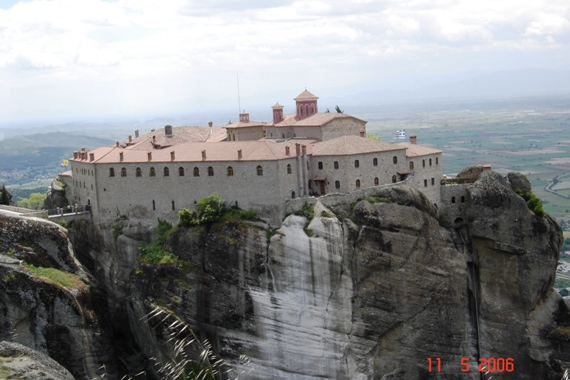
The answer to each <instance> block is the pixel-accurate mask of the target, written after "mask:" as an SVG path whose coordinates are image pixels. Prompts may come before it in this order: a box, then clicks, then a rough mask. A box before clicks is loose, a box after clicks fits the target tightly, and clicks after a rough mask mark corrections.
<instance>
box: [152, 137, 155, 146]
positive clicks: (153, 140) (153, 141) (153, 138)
mask: <svg viewBox="0 0 570 380" xmlns="http://www.w3.org/2000/svg"><path fill="white" fill-rule="evenodd" d="M152 143H153V144H156V136H152Z"/></svg>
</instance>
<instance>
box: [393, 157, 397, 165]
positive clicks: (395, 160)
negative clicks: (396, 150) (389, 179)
mask: <svg viewBox="0 0 570 380" xmlns="http://www.w3.org/2000/svg"><path fill="white" fill-rule="evenodd" d="M392 163H394V164H397V163H398V157H397V156H394V157H392Z"/></svg>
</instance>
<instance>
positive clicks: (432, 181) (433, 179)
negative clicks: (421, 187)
mask: <svg viewBox="0 0 570 380" xmlns="http://www.w3.org/2000/svg"><path fill="white" fill-rule="evenodd" d="M431 185H432V186H433V185H435V178H432V179H431Z"/></svg>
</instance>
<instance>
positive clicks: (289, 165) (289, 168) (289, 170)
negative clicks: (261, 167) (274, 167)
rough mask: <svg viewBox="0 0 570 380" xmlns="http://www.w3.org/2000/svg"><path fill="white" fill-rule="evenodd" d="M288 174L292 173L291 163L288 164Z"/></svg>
mask: <svg viewBox="0 0 570 380" xmlns="http://www.w3.org/2000/svg"><path fill="white" fill-rule="evenodd" d="M287 174H291V164H287Z"/></svg>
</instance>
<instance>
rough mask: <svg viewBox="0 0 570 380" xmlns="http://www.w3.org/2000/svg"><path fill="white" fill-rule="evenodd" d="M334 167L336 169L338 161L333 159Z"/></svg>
mask: <svg viewBox="0 0 570 380" xmlns="http://www.w3.org/2000/svg"><path fill="white" fill-rule="evenodd" d="M334 168H335V169H338V161H335V162H334Z"/></svg>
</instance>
